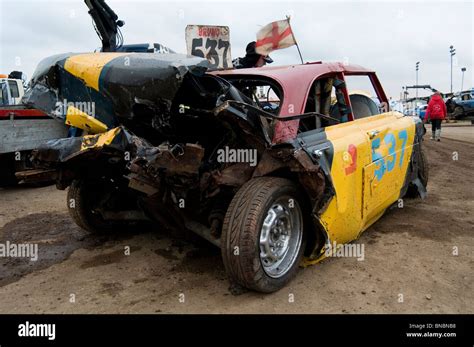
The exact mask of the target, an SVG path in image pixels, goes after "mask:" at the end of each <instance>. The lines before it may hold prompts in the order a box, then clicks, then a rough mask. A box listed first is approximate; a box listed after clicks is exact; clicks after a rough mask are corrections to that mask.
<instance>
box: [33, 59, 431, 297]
mask: <svg viewBox="0 0 474 347" xmlns="http://www.w3.org/2000/svg"><path fill="white" fill-rule="evenodd" d="M206 66H207V62H206V61H205V60H204V59H200V58H197V57H191V56H185V55H179V54H166V55H160V54H147V53H143V54H134V53H92V54H68V55H61V56H55V57H52V58H49V59H46V60H45V61H43V62H42V63H41V64H40V66H39V68H38V70H37V72H36V73H35V75H34V77H33V80H32V88H31V89H30V91H29V93H28V94H27V95H26V97H25V102H27V103H31V104H33V105H34V106H35V107H37V108H41V109H42V110H44V111H45V112H47V113H48V114H51V115H53V116H55V117H59V118H65V119H66V122H67V123H68V124H70V125H73V126H75V127H79V128H81V129H83V130H84V131H85V132H86V133H87V135H85V136H83V137H75V138H66V139H60V140H55V141H50V142H48V143H47V144H45V145H43V146H42V147H40V148H39V149H38V150H36V151H35V153H34V154H33V158H32V160H33V162H34V163H35V165H36V167H37V168H38V169H42V170H43V173H42V174H43V175H44V174H45V172H47V173H49V174H50V175H51V177H52V178H54V179H55V180H56V182H57V187H58V188H59V189H66V188H67V187H69V191H68V197H67V199H68V200H67V204H68V208H69V211H70V214H71V216H72V218H73V219H74V220H75V222H76V223H77V224H78V225H79V226H80V227H81V228H83V229H86V230H88V231H90V232H114V231H116V230H118V229H120V228H124V227H127V228H132V229H133V228H140V225H141V224H142V223H146V222H149V221H154V222H156V223H158V224H159V226H160V227H161V228H166V229H168V230H170V231H171V232H173V231H175V232H179V231H183V230H187V231H191V232H194V233H196V234H198V235H200V236H202V237H203V238H205V239H206V240H208V241H210V242H211V243H213V244H214V245H216V246H217V247H220V249H221V250H222V257H223V261H224V265H225V268H226V271H227V273H228V276H229V279H230V281H231V282H232V283H233V284H237V285H240V286H243V287H246V288H250V289H253V290H256V291H260V292H273V291H276V290H279V289H280V288H282V287H283V286H285V284H286V283H288V282H289V281H290V279H291V278H292V277H293V276H294V275H295V273H296V272H297V270H298V267H299V266H300V265H309V264H313V263H316V262H318V261H321V260H322V259H324V258H325V257H327V256H329V255H330V252H329V253H328V252H327V251H328V249H330V248H331V247H332V246H333V245H334V244H338V245H341V244H344V243H347V242H350V241H353V240H355V239H357V238H358V237H359V236H360V235H361V233H362V232H363V231H364V230H366V229H367V228H368V227H369V226H370V225H372V224H373V223H374V222H375V221H376V220H377V219H378V218H379V217H381V216H382V214H383V213H384V211H385V210H386V209H387V208H388V207H389V206H390V205H392V204H393V203H394V202H396V201H397V200H398V199H400V198H402V197H404V196H405V195H407V194H408V195H413V196H415V195H420V196H421V197H424V195H425V194H426V190H425V188H426V185H427V179H428V168H427V163H426V159H425V156H424V154H423V151H422V148H421V144H422V136H423V126H422V124H421V122H420V120H419V119H418V118H416V117H404V116H403V115H402V114H401V113H398V112H390V111H388V110H385V111H381V110H380V108H379V105H377V104H376V103H375V102H374V101H373V100H372V99H371V98H370V97H367V96H365V95H357V94H350V93H349V92H348V88H347V86H346V77H347V76H350V75H357V76H365V77H366V78H367V79H368V80H370V82H371V84H372V85H373V87H374V90H375V91H376V94H377V95H376V96H377V98H378V100H379V102H380V104H381V105H382V106H383V105H386V103H387V97H386V95H385V93H384V91H383V89H382V87H381V84H380V83H379V81H378V79H377V77H376V75H375V73H374V72H373V71H369V70H366V69H364V68H362V67H359V66H355V65H347V64H342V63H341V64H340V63H307V64H302V65H292V66H280V67H268V68H254V69H240V70H225V71H213V72H207V71H206ZM61 100H68V102H71V104H70V105H69V104H68V105H69V106H68V107H67V110H66V111H65V112H58V111H57V107H58V102H61ZM83 102H90V103H94V105H95V108H94V111H95V114H88V113H87V112H84V111H83V110H82V111H81V110H80V109H79V107H77V106H78V105H81V103H83ZM29 179H33V178H32V177H31V176H29Z"/></svg>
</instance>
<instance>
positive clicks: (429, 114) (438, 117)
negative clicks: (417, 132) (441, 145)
mask: <svg viewBox="0 0 474 347" xmlns="http://www.w3.org/2000/svg"><path fill="white" fill-rule="evenodd" d="M446 115H447V111H446V104H445V103H444V101H443V98H442V97H441V94H440V92H438V91H436V92H435V93H434V94H433V96H432V97H431V99H430V102H429V103H428V107H427V108H426V114H425V119H424V121H425V122H426V121H428V119H429V120H430V121H431V140H436V141H440V140H441V122H442V121H443V119H444V118H445V117H446Z"/></svg>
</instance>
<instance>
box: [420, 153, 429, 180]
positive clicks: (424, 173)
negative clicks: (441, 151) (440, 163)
mask: <svg viewBox="0 0 474 347" xmlns="http://www.w3.org/2000/svg"><path fill="white" fill-rule="evenodd" d="M418 176H419V177H420V181H421V183H422V184H423V186H425V188H426V186H427V185H428V177H429V164H428V159H427V158H426V154H425V151H424V150H423V148H420V163H419V167H418Z"/></svg>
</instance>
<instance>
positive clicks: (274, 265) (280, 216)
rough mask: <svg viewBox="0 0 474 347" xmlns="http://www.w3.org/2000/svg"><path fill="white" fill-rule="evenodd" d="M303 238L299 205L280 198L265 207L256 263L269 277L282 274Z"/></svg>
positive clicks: (295, 256)
mask: <svg viewBox="0 0 474 347" xmlns="http://www.w3.org/2000/svg"><path fill="white" fill-rule="evenodd" d="M302 239H303V219H302V214H301V208H300V206H299V204H298V203H297V202H296V201H295V199H293V198H291V197H288V196H287V197H282V198H280V199H278V200H276V201H275V202H274V203H273V204H272V205H271V206H270V208H269V209H268V211H267V214H266V216H265V219H264V220H263V224H262V229H261V231H260V240H259V246H260V262H261V263H262V266H263V270H264V271H265V273H266V274H267V275H268V276H270V277H272V278H280V277H282V276H284V275H285V274H286V273H287V272H288V271H289V270H290V269H291V268H292V267H293V265H294V264H295V261H296V260H297V258H298V253H299V251H300V248H301V242H302Z"/></svg>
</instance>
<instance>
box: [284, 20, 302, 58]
mask: <svg viewBox="0 0 474 347" xmlns="http://www.w3.org/2000/svg"><path fill="white" fill-rule="evenodd" d="M286 20H287V21H288V26H289V27H290V29H291V24H290V16H286ZM291 36H293V40H294V41H295V45H296V48H297V49H298V54H299V55H300V59H301V64H304V61H303V56H302V55H301V51H300V46H298V41H296V38H295V34H293V29H291Z"/></svg>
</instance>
